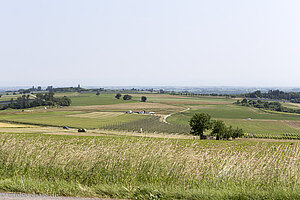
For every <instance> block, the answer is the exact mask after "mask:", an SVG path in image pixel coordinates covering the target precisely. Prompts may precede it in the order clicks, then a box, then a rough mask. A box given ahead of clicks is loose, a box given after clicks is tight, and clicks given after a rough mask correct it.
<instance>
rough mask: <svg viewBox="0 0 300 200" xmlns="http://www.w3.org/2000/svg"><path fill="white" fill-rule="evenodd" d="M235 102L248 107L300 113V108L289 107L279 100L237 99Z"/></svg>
mask: <svg viewBox="0 0 300 200" xmlns="http://www.w3.org/2000/svg"><path fill="white" fill-rule="evenodd" d="M234 104H236V105H241V106H247V107H255V108H260V109H265V110H272V111H277V112H287V113H298V114H300V109H294V108H288V107H285V106H282V104H281V103H280V102H278V101H271V102H270V101H264V100H252V99H250V100H248V99H243V100H242V101H240V100H237V101H236V102H235V103H234Z"/></svg>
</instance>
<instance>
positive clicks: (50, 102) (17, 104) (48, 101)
mask: <svg viewBox="0 0 300 200" xmlns="http://www.w3.org/2000/svg"><path fill="white" fill-rule="evenodd" d="M29 97H30V96H29V95H22V96H21V97H18V98H17V100H16V101H14V100H13V99H11V100H10V103H9V104H6V105H4V106H2V108H1V109H2V110H5V109H7V108H12V109H25V108H32V107H38V106H69V105H71V99H70V98H69V97H66V96H64V97H61V98H57V97H54V93H52V92H50V93H45V94H37V95H36V99H30V98H29Z"/></svg>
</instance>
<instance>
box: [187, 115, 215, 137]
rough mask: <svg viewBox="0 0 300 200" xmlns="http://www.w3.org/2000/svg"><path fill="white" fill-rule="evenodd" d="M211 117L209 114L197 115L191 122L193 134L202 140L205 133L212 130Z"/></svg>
mask: <svg viewBox="0 0 300 200" xmlns="http://www.w3.org/2000/svg"><path fill="white" fill-rule="evenodd" d="M210 118H211V116H210V115H209V114H207V113H195V114H194V116H193V117H192V118H191V120H190V126H191V134H193V135H199V137H200V139H202V138H203V132H204V131H205V130H208V129H211V126H212V123H211V121H210Z"/></svg>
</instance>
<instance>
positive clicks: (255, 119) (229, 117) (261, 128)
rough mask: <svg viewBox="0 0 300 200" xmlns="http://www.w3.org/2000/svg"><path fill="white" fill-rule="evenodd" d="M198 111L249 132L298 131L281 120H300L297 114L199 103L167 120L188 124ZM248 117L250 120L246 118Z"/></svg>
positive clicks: (276, 132) (275, 132)
mask: <svg viewBox="0 0 300 200" xmlns="http://www.w3.org/2000/svg"><path fill="white" fill-rule="evenodd" d="M193 106H195V105H193ZM198 112H205V113H208V114H210V115H211V116H212V117H213V118H214V119H221V120H224V121H225V122H226V123H227V124H228V125H232V126H234V127H236V126H239V127H241V128H243V129H244V130H245V131H246V132H249V133H274V134H278V133H300V131H299V130H297V129H294V128H291V127H289V126H287V125H286V124H284V122H283V120H294V121H300V117H299V116H297V115H287V114H280V113H267V112H263V111H260V110H258V109H254V108H249V107H242V106H236V105H199V108H197V107H196V106H195V107H194V108H193V107H192V109H191V110H190V111H187V112H184V113H178V114H175V115H173V116H171V117H170V118H168V122H170V123H177V124H188V121H189V119H190V118H191V117H192V116H193V114H194V113H198ZM248 118H251V119H252V120H247V119H248Z"/></svg>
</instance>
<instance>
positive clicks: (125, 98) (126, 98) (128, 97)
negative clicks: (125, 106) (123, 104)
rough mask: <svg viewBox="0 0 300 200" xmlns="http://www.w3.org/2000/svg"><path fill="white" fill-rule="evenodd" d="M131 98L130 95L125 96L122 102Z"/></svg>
mask: <svg viewBox="0 0 300 200" xmlns="http://www.w3.org/2000/svg"><path fill="white" fill-rule="evenodd" d="M131 98H132V96H131V95H128V94H125V95H124V96H123V100H130V99H131Z"/></svg>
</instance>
